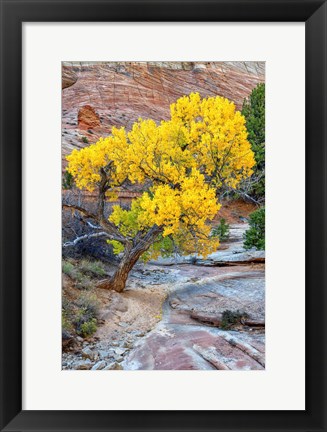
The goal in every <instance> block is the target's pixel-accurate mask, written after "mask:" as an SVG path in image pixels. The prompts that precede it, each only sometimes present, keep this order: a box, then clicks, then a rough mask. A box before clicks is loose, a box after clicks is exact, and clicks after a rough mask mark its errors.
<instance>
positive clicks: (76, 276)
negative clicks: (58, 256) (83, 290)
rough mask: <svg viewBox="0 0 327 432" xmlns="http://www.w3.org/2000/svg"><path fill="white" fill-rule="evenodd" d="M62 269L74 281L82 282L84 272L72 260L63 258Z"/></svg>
mask: <svg viewBox="0 0 327 432" xmlns="http://www.w3.org/2000/svg"><path fill="white" fill-rule="evenodd" d="M62 271H63V273H65V274H66V275H67V276H69V277H70V278H71V279H73V280H74V281H77V282H81V281H82V280H83V274H82V273H81V272H80V271H79V270H78V268H77V267H76V266H74V264H73V263H72V262H70V261H66V260H63V262H62Z"/></svg>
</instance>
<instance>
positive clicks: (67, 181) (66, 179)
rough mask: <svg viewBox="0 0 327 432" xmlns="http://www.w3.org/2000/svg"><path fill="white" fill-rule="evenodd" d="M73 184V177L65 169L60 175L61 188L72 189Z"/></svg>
mask: <svg viewBox="0 0 327 432" xmlns="http://www.w3.org/2000/svg"><path fill="white" fill-rule="evenodd" d="M73 186H74V177H73V176H72V175H71V173H70V172H68V171H65V172H64V174H63V176H62V188H63V189H66V190H67V189H72V187H73Z"/></svg>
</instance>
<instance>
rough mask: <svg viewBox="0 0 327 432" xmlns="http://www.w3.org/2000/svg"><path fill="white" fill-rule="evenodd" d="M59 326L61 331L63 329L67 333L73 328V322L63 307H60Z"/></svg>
mask: <svg viewBox="0 0 327 432" xmlns="http://www.w3.org/2000/svg"><path fill="white" fill-rule="evenodd" d="M61 328H62V331H63V332H64V331H65V332H67V333H71V332H72V330H73V328H74V327H73V324H72V323H71V321H70V319H69V316H68V313H67V311H65V310H64V309H62V312H61Z"/></svg>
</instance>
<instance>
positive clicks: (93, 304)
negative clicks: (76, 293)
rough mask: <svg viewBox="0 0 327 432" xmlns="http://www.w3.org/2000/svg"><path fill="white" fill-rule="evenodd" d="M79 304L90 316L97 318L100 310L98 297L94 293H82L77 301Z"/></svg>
mask: <svg viewBox="0 0 327 432" xmlns="http://www.w3.org/2000/svg"><path fill="white" fill-rule="evenodd" d="M77 306H79V307H80V308H81V309H82V310H83V311H84V314H85V315H88V317H89V318H95V317H96V316H97V314H98V311H99V302H98V299H97V297H96V296H95V295H94V294H92V293H84V294H82V295H81V296H80V298H79V299H78V301H77Z"/></svg>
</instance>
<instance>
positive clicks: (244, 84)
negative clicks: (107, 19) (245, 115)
mask: <svg viewBox="0 0 327 432" xmlns="http://www.w3.org/2000/svg"><path fill="white" fill-rule="evenodd" d="M62 69H63V70H62V88H63V90H62V150H63V152H62V154H63V158H64V157H65V156H66V155H67V154H68V153H70V152H71V151H72V149H74V148H81V147H84V146H85V145H87V144H86V143H84V142H83V140H82V138H83V137H86V138H87V139H88V141H89V142H90V143H93V142H95V141H96V140H97V139H98V138H99V137H100V136H106V135H108V134H110V131H111V128H112V126H125V127H126V128H130V126H131V125H132V123H133V122H134V121H135V120H137V119H138V118H139V117H142V118H152V119H154V120H156V121H160V120H163V119H167V118H168V116H169V106H170V104H171V103H173V102H174V101H176V99H178V98H179V97H180V96H183V95H187V94H189V93H191V92H199V93H200V94H201V96H203V97H205V96H215V95H220V96H224V97H227V98H228V99H230V100H232V101H234V102H235V104H236V106H237V108H238V109H241V107H242V103H243V100H244V98H245V97H247V96H249V94H250V93H251V91H252V89H253V88H254V87H255V86H256V85H257V84H258V83H260V82H263V81H264V79H265V76H264V74H265V63H264V62H210V63H209V62H207V63H196V62H139V63H135V62H133V63H128V62H124V63H122V62H121V63H115V62H101V63H92V62H89V63H86V62H71V63H69V62H65V63H63V68H62ZM86 106H87V107H88V108H87V110H88V112H90V110H92V113H95V116H96V119H97V120H96V121H94V122H93V121H91V122H87V121H83V120H80V121H79V120H78V116H79V113H83V110H85V109H86V108H85V107H86ZM82 118H83V116H82ZM92 118H93V119H94V118H95V117H94V116H92Z"/></svg>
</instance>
